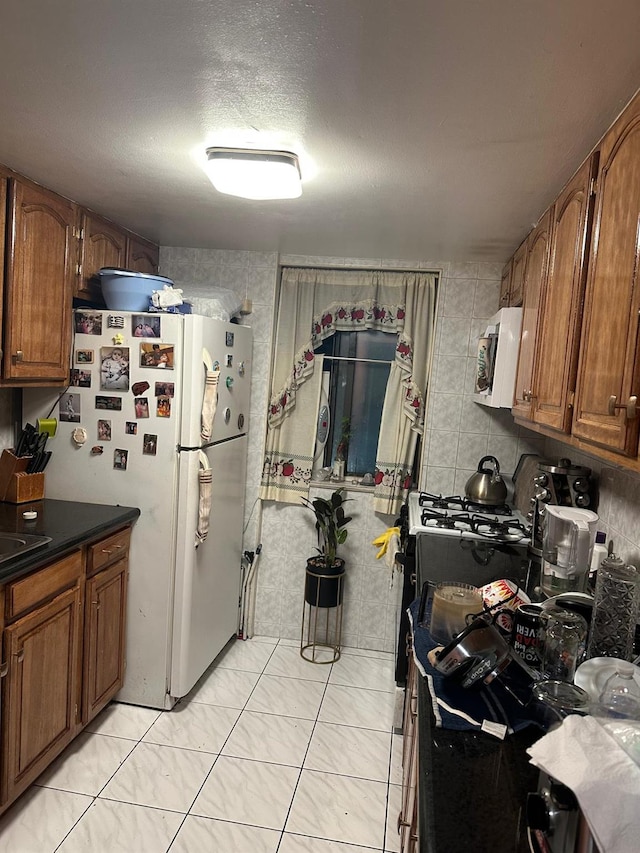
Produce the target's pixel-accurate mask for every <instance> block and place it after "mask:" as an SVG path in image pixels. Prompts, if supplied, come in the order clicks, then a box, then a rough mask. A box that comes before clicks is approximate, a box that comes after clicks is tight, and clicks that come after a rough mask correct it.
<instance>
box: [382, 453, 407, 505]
mask: <svg viewBox="0 0 640 853" xmlns="http://www.w3.org/2000/svg"><path fill="white" fill-rule="evenodd" d="M373 481H374V483H375V488H374V491H373V496H374V499H375V500H376V501H388V502H389V504H390V506H391V507H392V508H390V509H388V510H386V511H388V512H395V507H396V506H397V505H398V502H399V501H400V497H399V496H403V497H406V493H407V492H408V490H409V489H410V488H411V468H408V467H407V466H406V465H402V464H400V463H398V462H381V461H379V460H378V461H377V462H376V470H375V474H374V475H373ZM383 511H385V510H383Z"/></svg>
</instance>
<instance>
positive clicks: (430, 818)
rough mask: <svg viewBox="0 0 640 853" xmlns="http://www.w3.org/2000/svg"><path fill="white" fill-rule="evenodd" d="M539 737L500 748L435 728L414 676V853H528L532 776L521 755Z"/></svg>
mask: <svg viewBox="0 0 640 853" xmlns="http://www.w3.org/2000/svg"><path fill="white" fill-rule="evenodd" d="M541 734H542V733H541V731H540V730H539V729H536V728H534V727H530V728H528V729H524V730H522V731H520V732H517V733H516V734H512V735H507V737H506V738H505V739H504V740H503V741H500V740H498V739H497V738H495V737H492V736H491V735H489V734H485V733H483V732H474V731H468V732H466V731H465V732H460V731H452V730H450V729H437V728H436V727H435V720H434V717H433V714H432V711H431V699H430V695H429V690H428V688H427V685H426V683H425V679H424V678H423V677H422V676H421V675H418V761H419V765H418V768H419V775H418V796H419V800H418V827H419V836H420V853H469V851H471V850H472V851H473V853H529V849H530V848H529V844H528V841H527V834H526V820H525V804H526V799H527V793H528V792H529V791H535V790H536V787H537V783H538V770H537V769H536V768H535V767H534V766H533V765H532V764H530V763H529V757H528V755H527V754H526V749H527V747H529V746H530V745H531V744H532V743H533V742H534V741H535V740H536V739H537V738H539V737H540V735H541Z"/></svg>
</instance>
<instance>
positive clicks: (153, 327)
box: [131, 314, 161, 338]
mask: <svg viewBox="0 0 640 853" xmlns="http://www.w3.org/2000/svg"><path fill="white" fill-rule="evenodd" d="M131 334H132V335H133V337H134V338H159V337H161V335H160V317H149V316H148V315H147V314H133V315H132V316H131Z"/></svg>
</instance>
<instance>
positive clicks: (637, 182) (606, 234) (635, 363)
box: [572, 94, 640, 457]
mask: <svg viewBox="0 0 640 853" xmlns="http://www.w3.org/2000/svg"><path fill="white" fill-rule="evenodd" d="M639 219H640V94H638V95H636V97H635V98H634V99H633V100H632V101H631V103H630V104H629V106H628V107H627V109H626V110H625V111H624V112H623V113H622V115H621V116H620V117H619V118H618V120H617V121H616V122H615V123H614V124H613V125H612V127H611V129H610V130H609V131H608V133H607V134H606V136H605V137H604V139H603V140H602V143H601V146H600V174H599V176H598V182H597V188H596V214H595V226H594V230H593V240H592V245H591V251H590V256H589V272H588V276H587V286H586V293H585V306H584V319H583V327H582V340H581V345H580V363H579V368H578V383H577V391H576V402H575V411H574V418H573V428H572V432H573V435H574V436H576V437H578V438H581V439H584V440H586V441H589V442H592V443H595V444H598V445H601V446H603V447H605V448H608V449H610V450H613V451H615V452H618V453H623V454H626V455H628V456H634V457H635V456H637V454H638V426H639V418H638V412H637V405H636V404H637V398H638V396H639V394H640V375H639V374H640V352H639V341H638V323H639V318H640V315H639V311H640V293H639V292H638V291H639V287H640V281H639V280H638V276H639V273H640V271H639V265H640V231H639V229H638V221H639Z"/></svg>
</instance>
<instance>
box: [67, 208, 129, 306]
mask: <svg viewBox="0 0 640 853" xmlns="http://www.w3.org/2000/svg"><path fill="white" fill-rule="evenodd" d="M79 236H80V263H79V264H78V269H77V276H76V291H75V294H74V295H75V296H78V297H79V298H80V299H88V300H90V301H92V302H96V303H100V302H101V301H102V291H101V289H100V279H99V278H98V272H99V271H100V270H101V269H102V267H124V266H125V258H126V250H127V233H126V231H124V230H123V229H122V228H118V227H117V226H116V225H113V223H111V222H109V221H108V220H106V219H103V218H102V217H101V216H98V215H97V214H95V213H92V212H91V211H88V210H83V211H81V214H80V235H79Z"/></svg>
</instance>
